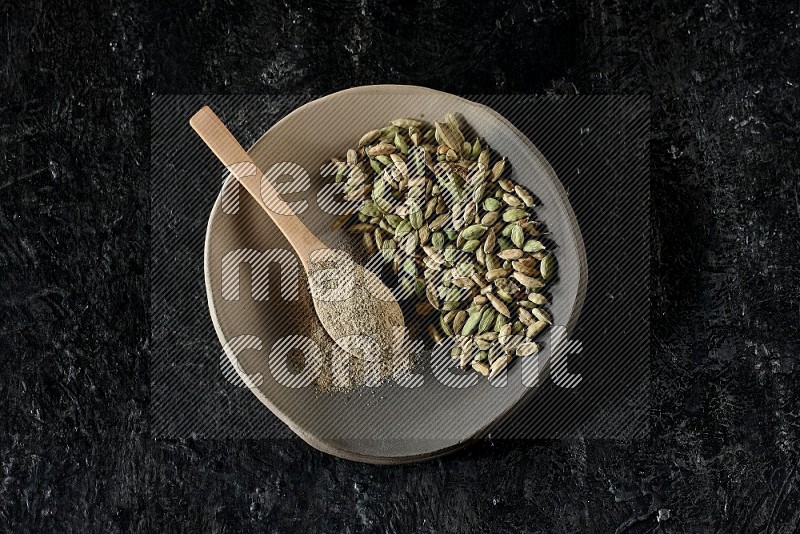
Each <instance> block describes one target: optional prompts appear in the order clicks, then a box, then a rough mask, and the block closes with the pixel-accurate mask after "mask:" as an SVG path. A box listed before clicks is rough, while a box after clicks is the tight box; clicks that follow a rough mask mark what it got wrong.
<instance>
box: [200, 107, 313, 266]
mask: <svg viewBox="0 0 800 534" xmlns="http://www.w3.org/2000/svg"><path fill="white" fill-rule="evenodd" d="M189 124H190V125H191V126H192V128H194V131H195V132H197V134H198V135H199V136H200V138H201V139H202V140H203V141H204V142H205V144H206V145H208V148H210V149H211V151H212V152H214V155H215V156H217V158H218V159H219V160H220V161H221V162H222V164H223V165H225V167H226V168H227V169H228V170H229V171H230V172H231V174H233V176H234V177H235V178H236V179H237V180H239V183H241V184H242V186H244V188H245V189H246V190H247V192H248V193H250V195H251V196H252V197H253V198H254V199H255V200H256V202H258V205H259V206H261V207H262V208H263V209H264V211H266V212H267V214H268V215H269V216H270V218H271V219H272V221H273V222H274V223H275V225H276V226H277V227H278V228H279V229H280V230H281V232H283V235H284V236H285V237H286V239H287V240H288V241H289V244H291V245H292V247H293V248H294V250H295V252H297V255H298V256H299V257H300V261H301V262H302V263H303V266H304V267H305V268H306V269H308V258H309V255H310V254H311V252H312V251H314V250H318V249H324V248H328V247H327V246H326V245H325V244H324V243H322V241H320V240H319V238H317V236H315V235H314V234H313V233H312V232H311V230H309V229H308V227H307V226H306V225H305V224H303V222H302V221H301V220H300V219H299V218H298V217H297V215H295V214H294V212H293V211H292V209H291V207H290V206H289V205H288V204H287V203H286V202H284V201H283V200H282V199H281V197H280V196H279V195H278V192H277V191H276V190H275V188H274V187H273V185H272V183H271V182H270V180H269V179H267V178H265V177H264V173H262V172H261V170H260V169H259V168H258V166H257V165H256V164H255V162H254V161H253V158H251V157H250V155H249V154H248V153H247V152H246V151H245V149H244V148H242V145H240V144H239V142H238V141H236V138H235V137H233V134H231V132H230V131H229V130H228V128H226V127H225V125H224V124H223V123H222V121H221V120H220V119H219V117H217V115H216V114H215V113H214V112H213V111H211V108H209V107H208V106H204V107H203V108H202V109H201V110H200V111H198V112H197V113H195V114H194V115H193V116H192V118H191V119H189Z"/></svg>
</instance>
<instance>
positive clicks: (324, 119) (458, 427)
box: [205, 85, 587, 463]
mask: <svg viewBox="0 0 800 534" xmlns="http://www.w3.org/2000/svg"><path fill="white" fill-rule="evenodd" d="M448 112H453V113H456V114H460V115H462V116H463V117H464V119H465V121H466V122H467V123H468V124H469V125H470V127H471V128H472V129H473V130H474V131H475V132H476V133H477V134H478V135H479V136H480V137H481V138H483V139H486V141H488V143H489V145H490V146H491V147H492V149H493V150H495V151H497V153H499V154H501V155H504V156H506V157H507V158H508V160H509V162H510V163H511V178H512V179H513V180H515V181H517V182H519V183H521V184H523V185H525V186H526V187H527V188H528V189H529V190H530V191H532V192H533V193H534V195H535V196H536V197H538V199H539V201H540V205H538V206H537V208H536V213H537V216H538V218H539V219H540V220H541V221H543V222H544V223H545V224H546V226H547V228H548V230H549V231H550V232H551V233H552V239H553V241H555V242H556V243H557V250H556V256H557V258H558V265H559V270H558V273H559V275H558V279H557V280H556V281H555V283H553V284H551V285H550V286H549V290H550V293H551V295H552V302H553V304H552V306H551V308H550V309H551V313H552V315H553V318H554V322H555V324H556V325H563V326H565V327H567V329H568V330H569V329H571V327H572V326H573V325H574V324H575V321H576V320H577V318H578V315H579V313H580V310H581V306H582V304H583V299H584V294H585V288H586V283H587V269H586V253H585V251H584V246H583V241H582V239H581V234H580V230H579V229H578V224H577V221H576V220H575V216H574V214H573V211H572V209H571V207H570V205H569V202H568V200H567V195H566V193H565V191H564V188H563V187H562V185H561V184H560V182H559V181H558V178H557V177H556V175H555V172H554V171H553V169H552V168H551V166H550V165H549V164H548V162H547V161H546V160H545V158H544V156H542V154H541V153H540V152H539V151H538V150H537V149H536V147H534V146H533V144H532V143H531V142H530V141H529V140H528V139H527V138H526V137H525V136H524V135H522V134H521V133H520V132H519V131H518V130H517V129H516V128H515V127H514V126H513V125H512V124H511V123H509V122H508V121H507V120H505V119H504V118H503V117H501V116H500V115H499V114H498V113H496V112H494V111H493V110H491V109H489V108H487V107H486V106H483V105H479V104H476V103H473V102H470V101H469V100H465V99H463V98H460V97H457V96H454V95H450V94H447V93H442V92H438V91H433V90H430V89H425V88H421V87H413V86H397V85H379V86H366V87H357V88H353V89H348V90H345V91H341V92H339V93H335V94H332V95H329V96H326V97H324V98H320V99H319V100H315V101H313V102H310V103H308V104H306V105H304V106H302V107H300V108H298V109H297V110H295V111H294V112H292V113H291V114H289V115H288V116H286V117H285V118H284V119H282V120H281V121H280V122H278V123H277V124H276V125H275V126H273V127H272V128H270V129H269V131H267V132H266V133H265V134H264V135H263V136H262V137H261V138H260V139H259V140H258V141H257V142H256V143H255V144H254V145H253V147H252V148H251V149H250V150H249V152H250V154H251V156H252V157H253V159H254V160H255V162H256V163H257V164H258V166H259V168H261V169H262V170H266V169H269V168H271V167H272V166H273V165H274V164H276V163H280V162H292V163H293V164H296V165H298V166H299V168H298V167H292V168H293V169H294V170H293V172H295V173H298V172H299V173H300V174H302V173H303V171H305V172H307V173H308V180H309V181H310V187H308V188H307V190H305V191H299V192H294V193H287V194H286V195H284V199H285V200H296V201H298V200H299V201H302V200H305V201H306V202H307V204H308V207H307V209H306V210H305V211H304V212H303V213H302V214H301V218H302V219H303V220H304V221H305V222H306V224H307V225H308V226H309V227H310V228H311V229H312V230H313V231H315V232H316V233H317V234H318V235H319V236H320V237H321V239H322V240H323V241H324V242H326V243H328V244H334V243H336V242H337V234H336V233H335V232H334V231H332V230H330V228H329V227H330V223H331V221H332V219H333V218H334V217H335V215H332V214H329V213H326V212H325V211H324V210H322V209H320V208H319V205H318V202H317V194H318V193H319V191H320V190H321V187H322V186H323V185H325V184H328V183H330V178H326V177H323V176H321V172H320V169H321V168H322V167H323V165H325V163H327V162H329V161H330V158H331V157H332V156H334V155H343V154H344V153H345V151H346V150H347V148H349V147H352V146H354V145H355V143H356V141H357V140H358V139H359V137H360V136H361V134H363V133H364V132H366V131H368V130H372V129H374V128H377V127H380V126H382V125H384V124H386V123H387V122H388V121H390V120H392V119H395V118H397V117H419V118H423V119H425V120H428V121H433V120H442V118H443V117H444V115H445V114H446V113H448ZM298 169H301V170H298ZM296 175H297V174H296ZM300 189H304V188H300ZM282 250H286V251H289V250H290V247H289V244H288V243H287V241H286V240H285V239H284V238H283V236H282V235H281V234H280V232H279V231H278V230H277V228H276V227H275V226H274V224H273V223H272V221H271V220H270V219H269V217H267V215H266V214H265V213H263V212H262V211H261V210H260V208H259V207H258V206H257V205H256V203H255V202H254V201H253V200H252V199H251V198H249V197H248V196H247V195H246V194H245V193H244V191H242V194H238V187H237V185H236V182H235V181H232V179H229V180H228V181H227V182H226V183H225V185H224V186H223V189H222V191H221V192H220V195H219V197H218V198H217V201H216V203H215V204H214V208H213V210H212V212H211V216H210V219H209V222H208V231H207V235H206V250H205V275H206V289H207V292H208V302H209V308H210V311H211V317H212V319H213V322H214V326H215V328H216V331H217V335H218V336H219V339H220V341H221V343H222V344H223V346H224V347H225V351H226V353H227V354H228V357H229V358H230V359H231V362H232V363H233V364H234V368H235V369H236V370H237V372H238V373H239V375H240V376H241V377H242V379H243V380H245V383H246V384H248V385H249V386H250V389H251V391H252V392H253V394H254V395H256V397H258V399H259V400H260V401H261V402H263V403H264V405H265V406H266V408H268V409H269V410H271V411H272V412H273V413H274V414H275V415H276V416H277V417H279V418H280V419H281V420H282V421H283V422H284V423H286V424H287V425H288V426H289V427H290V428H291V429H292V430H293V431H294V432H295V433H297V435H299V436H300V437H301V438H302V439H304V440H305V441H307V442H308V443H309V444H311V445H312V446H314V447H316V448H318V449H320V450H322V451H325V452H328V453H331V454H335V455H337V456H341V457H344V458H348V459H352V460H357V461H363V462H370V463H403V462H410V461H416V460H421V459H425V458H431V457H434V456H438V455H441V454H444V453H445V452H448V451H451V450H454V449H456V448H458V447H461V446H463V445H465V444H467V443H469V442H470V441H471V440H474V439H477V438H480V437H482V436H484V435H486V433H487V432H488V431H489V430H490V429H491V428H492V427H493V425H495V424H496V423H497V422H498V421H499V420H501V419H502V418H505V417H507V416H508V415H509V414H511V413H512V412H513V411H514V410H515V409H518V408H519V407H520V406H522V405H524V404H525V401H526V398H527V397H529V396H530V395H532V394H533V393H534V392H535V387H530V386H527V385H525V384H524V383H523V374H524V373H525V372H527V371H526V370H525V368H524V366H523V365H518V364H520V362H522V361H523V360H517V361H516V362H515V363H514V364H512V365H511V367H510V369H509V371H508V374H507V377H506V381H505V385H497V384H495V385H492V384H490V383H489V382H488V381H487V380H486V379H483V378H482V377H479V376H478V375H477V374H476V373H472V375H473V376H474V382H475V383H474V384H472V385H470V386H468V387H449V386H446V385H443V384H442V381H441V380H440V379H439V378H437V376H439V375H437V374H435V373H434V369H433V367H434V366H433V365H432V364H431V362H430V360H429V359H426V358H425V357H424V358H423V359H422V362H421V363H420V365H419V366H418V368H417V369H415V373H418V374H419V375H420V376H421V385H419V386H418V387H413V388H409V387H401V386H400V385H397V384H393V383H390V384H384V385H382V386H380V387H375V388H370V387H367V386H361V387H359V388H356V389H354V390H351V391H348V392H346V393H336V394H334V393H325V392H319V391H317V390H316V389H315V388H314V387H313V386H305V387H287V386H286V385H284V384H285V380H283V381H281V382H279V381H278V380H275V379H274V378H273V376H274V371H275V369H274V368H272V367H271V361H270V355H273V356H274V355H275V353H276V352H279V351H278V350H273V349H277V348H278V347H283V346H285V344H286V341H287V339H292V338H289V336H308V335H309V334H310V331H309V330H310V327H309V321H308V317H309V315H311V316H312V317H313V309H312V307H311V305H310V300H309V299H308V298H305V297H307V293H306V292H307V288H306V286H305V284H304V282H303V281H302V279H301V280H300V282H299V283H298V284H295V282H296V278H295V277H292V276H290V275H291V264H292V262H293V256H292V253H291V252H285V253H284V252H281V251H282ZM265 251H274V252H272V253H271V254H272V259H274V260H276V261H282V262H284V266H283V267H278V264H277V263H275V264H274V265H272V266H271V267H270V270H269V273H270V274H269V277H261V278H259V279H256V280H252V277H251V275H250V273H251V269H250V268H248V266H247V265H246V264H238V266H239V267H241V268H240V269H239V273H240V280H239V292H238V293H239V294H238V296H237V295H236V291H235V288H234V287H232V286H231V272H230V259H231V258H232V257H234V256H231V254H239V256H238V257H239V258H240V259H241V258H245V259H246V258H251V259H252V258H254V257H256V256H257V255H258V254H261V253H264V252H265ZM226 258H227V260H226ZM237 261H238V260H237ZM226 262H227V265H228V270H225V269H224V268H223V264H224V263H226ZM293 280H294V281H293ZM281 284H284V285H283V286H282V285H281ZM295 286H296V287H295ZM407 321H408V318H407ZM294 339H295V340H296V339H299V338H294ZM544 340H545V342H544V349H543V351H542V353H541V355H540V362H539V365H540V368H545V367H546V363H547V358H548V357H549V351H548V343H547V335H546V334H545V336H544ZM448 359H449V357H448ZM273 364H274V362H273ZM441 372H443V373H448V375H447V376H454V377H458V376H459V374H460V373H464V372H461V371H458V370H456V369H455V368H453V369H444V370H441ZM470 373H471V371H470ZM442 376H443V375H442ZM445 382H448V380H445ZM448 383H449V382H448ZM531 402H535V399H531Z"/></svg>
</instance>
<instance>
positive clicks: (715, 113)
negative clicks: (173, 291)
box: [0, 0, 800, 532]
mask: <svg viewBox="0 0 800 534" xmlns="http://www.w3.org/2000/svg"><path fill="white" fill-rule="evenodd" d="M25 4H30V5H22V2H20V5H15V3H14V2H12V3H4V4H3V5H2V7H0V11H1V12H2V14H3V24H2V32H3V39H2V42H0V49H2V50H3V54H2V56H0V68H2V80H3V81H2V95H3V96H2V101H0V115H1V116H2V120H0V140H2V141H1V143H2V144H1V145H0V146H2V152H1V153H0V273H2V277H0V284H2V285H1V286H0V358H1V359H0V376H1V377H2V378H1V379H0V414H2V432H1V433H0V461H2V470H3V472H2V474H0V479H1V480H0V528H2V530H5V531H13V532H18V531H23V532H24V531H50V530H56V531H65V532H69V531H103V532H114V531H142V532H156V531H177V530H186V531H194V532H197V531H204V532H223V531H225V532H233V531H236V530H240V529H248V530H260V531H275V532H280V531H307V530H325V531H336V532H338V531H353V532H358V531H375V530H379V529H380V528H381V527H383V528H384V529H388V530H389V531H397V532H407V531H422V532H434V531H464V532H476V531H502V532H509V531H519V530H522V531H529V532H575V531H598V532H609V531H612V532H613V531H614V530H615V529H616V530H619V531H628V532H651V531H664V532H793V531H795V530H797V528H798V525H800V509H798V504H797V503H798V501H800V487H798V486H799V485H800V472H799V471H798V460H799V459H800V447H799V446H798V443H797V438H798V433H799V432H800V429H799V428H798V426H799V425H800V402H799V401H800V394H799V393H798V383H797V376H798V372H800V369H799V368H798V365H800V363H799V362H798V348H799V345H800V335H798V334H799V329H798V319H799V318H800V289H798V283H797V277H798V271H799V270H800V266H799V265H800V261H798V254H799V253H800V245H798V241H799V238H800V232H799V231H798V222H800V199H799V198H798V196H799V195H800V193H798V187H799V186H798V172H799V171H800V155H799V152H798V133H799V132H798V130H799V129H800V128H799V127H798V118H800V112H799V110H798V103H797V100H798V97H799V96H800V94H799V93H800V90H798V85H800V30H798V27H800V6H798V4H797V2H796V1H786V2H784V1H774V2H763V3H759V4H756V3H755V2H752V3H750V2H744V1H727V2H721V1H717V0H708V1H705V2H702V1H701V2H682V1H677V2H676V1H666V0H656V1H642V2H637V3H635V4H630V5H628V3H627V2H616V1H611V0H609V1H600V0H590V1H589V2H586V3H581V4H580V5H578V4H577V3H575V2H571V1H552V2H526V1H520V0H515V1H509V2H495V3H489V2H476V3H475V4H473V5H472V6H468V5H467V4H465V3H462V2H451V3H447V2H444V1H434V2H432V3H427V2H426V3H422V2H403V3H399V2H386V1H382V2H374V1H367V0H364V1H362V2H361V3H357V2H352V3H349V4H344V5H342V6H340V7H334V6H333V5H332V4H330V3H328V2H324V3H313V4H312V3H311V2H300V1H295V0H287V1H285V2H280V3H278V2H275V3H271V2H270V3H267V2H258V3H242V2H236V1H233V0H230V1H228V2H219V3H209V2H200V3H196V4H195V3H191V4H190V3H188V2H187V3H186V5H185V6H184V5H181V4H180V3H178V2H170V3H165V5H169V6H170V7H156V6H154V5H149V4H140V3H138V2H132V3H125V4H123V3H119V4H115V3H112V2H94V3H93V4H95V5H92V6H88V4H89V3H86V4H87V5H82V4H79V3H77V2H71V1H62V2H58V3H53V4H52V5H51V6H47V7H46V6H43V5H41V4H40V3H38V2H30V3H27V2H26V3H25ZM377 82H396V83H411V84H419V85H427V86H430V87H433V88H437V89H442V90H446V91H449V92H453V93H460V94H491V93H530V92H543V91H547V90H551V91H556V92H564V91H572V90H577V91H579V92H580V93H582V94H587V93H625V94H631V93H648V94H651V95H652V100H651V106H652V108H651V109H652V118H651V131H652V136H653V138H652V144H651V178H652V183H653V186H652V195H653V204H654V212H653V229H654V230H653V232H654V236H653V237H654V239H653V242H654V245H653V255H654V260H653V261H654V263H653V294H652V303H653V324H654V337H653V344H654V350H653V356H652V358H653V360H652V368H651V369H652V372H653V405H652V417H651V429H652V430H651V432H652V436H651V439H650V440H648V441H644V442H634V443H611V442H597V441H573V442H564V443H561V442H558V443H509V442H497V443H491V442H487V443H485V444H482V445H478V446H476V447H473V448H471V449H469V450H467V451H464V452H461V453H457V454H455V455H453V456H450V457H447V458H444V459H442V460H437V461H431V462H428V463H423V464H419V465H411V466H405V467H371V466H365V465H359V464H354V463H350V462H347V461H342V460H337V459H335V458H332V457H329V456H325V455H323V454H321V453H318V452H316V451H314V450H312V449H311V448H309V447H308V446H306V445H304V444H303V443H302V442H299V441H296V440H286V441H179V442H174V441H155V440H153V439H151V438H150V437H149V434H148V419H147V415H146V414H147V403H148V397H149V391H148V387H147V384H148V378H147V376H148V370H147V354H148V332H149V326H148V317H147V313H146V312H147V306H148V302H147V294H148V284H147V269H148V267H147V261H146V258H147V253H148V228H147V220H148V209H149V206H148V201H147V194H148V187H147V185H148V164H149V116H148V107H149V99H150V95H151V94H153V93H181V92H183V93H276V94H277V93H296V94H301V95H311V94H321V93H328V92H331V91H334V90H337V89H341V88H345V87H348V86H353V85H360V84H366V83H377ZM659 519H660V521H659Z"/></svg>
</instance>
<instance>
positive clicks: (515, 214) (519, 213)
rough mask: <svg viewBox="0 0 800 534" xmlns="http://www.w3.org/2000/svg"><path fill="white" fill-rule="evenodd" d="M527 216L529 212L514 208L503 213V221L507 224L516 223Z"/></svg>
mask: <svg viewBox="0 0 800 534" xmlns="http://www.w3.org/2000/svg"><path fill="white" fill-rule="evenodd" d="M527 216H528V212H526V211H525V210H524V209H522V208H514V209H510V210H508V211H506V212H505V213H503V220H504V221H506V222H514V221H518V220H520V219H524V218H525V217H527Z"/></svg>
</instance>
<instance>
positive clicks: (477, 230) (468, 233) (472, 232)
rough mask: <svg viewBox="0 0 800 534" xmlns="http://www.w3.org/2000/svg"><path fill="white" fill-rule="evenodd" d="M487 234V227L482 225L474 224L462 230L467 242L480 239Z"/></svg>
mask: <svg viewBox="0 0 800 534" xmlns="http://www.w3.org/2000/svg"><path fill="white" fill-rule="evenodd" d="M484 233H486V227H485V226H484V225H482V224H473V225H472V226H468V227H466V228H464V229H463V230H461V236H462V237H463V238H464V239H466V240H467V241H470V240H473V239H479V238H480V237H481V236H482V235H483V234H484Z"/></svg>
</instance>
